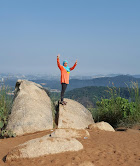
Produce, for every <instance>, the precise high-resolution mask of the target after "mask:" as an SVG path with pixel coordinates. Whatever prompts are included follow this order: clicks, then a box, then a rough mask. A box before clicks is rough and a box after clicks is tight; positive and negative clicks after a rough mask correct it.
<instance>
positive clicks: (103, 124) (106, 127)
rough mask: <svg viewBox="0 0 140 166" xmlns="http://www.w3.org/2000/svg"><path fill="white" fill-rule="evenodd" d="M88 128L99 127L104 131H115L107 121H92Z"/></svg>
mask: <svg viewBox="0 0 140 166" xmlns="http://www.w3.org/2000/svg"><path fill="white" fill-rule="evenodd" d="M88 128H89V129H92V130H93V129H99V130H104V131H113V132H115V130H114V128H113V127H112V126H111V125H110V124H109V123H107V122H104V121H102V122H97V123H94V124H90V125H89V126H88Z"/></svg>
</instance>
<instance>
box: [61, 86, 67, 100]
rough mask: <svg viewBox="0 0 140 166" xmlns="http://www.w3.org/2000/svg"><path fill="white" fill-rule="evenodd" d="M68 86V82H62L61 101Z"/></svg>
mask: <svg viewBox="0 0 140 166" xmlns="http://www.w3.org/2000/svg"><path fill="white" fill-rule="evenodd" d="M66 88H67V84H66V83H61V101H63V98H64V93H65V90H66Z"/></svg>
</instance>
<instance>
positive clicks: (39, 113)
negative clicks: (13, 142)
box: [7, 80, 53, 136]
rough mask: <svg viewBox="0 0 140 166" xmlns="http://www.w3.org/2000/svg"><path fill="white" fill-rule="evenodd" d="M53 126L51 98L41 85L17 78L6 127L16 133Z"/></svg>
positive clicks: (25, 132) (20, 133) (35, 130)
mask: <svg viewBox="0 0 140 166" xmlns="http://www.w3.org/2000/svg"><path fill="white" fill-rule="evenodd" d="M52 128H53V117H52V110H51V100H50V98H49V96H48V95H47V93H46V92H45V90H44V89H43V87H42V86H40V85H39V84H36V83H34V82H31V81H26V80H18V81H17V83H16V88H15V98H14V102H13V107H12V111H11V115H10V117H9V121H8V125H7V129H8V130H12V131H13V132H14V133H16V135H18V136H19V135H23V134H27V133H34V132H37V131H43V130H47V129H52Z"/></svg>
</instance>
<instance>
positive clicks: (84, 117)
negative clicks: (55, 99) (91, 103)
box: [58, 98, 94, 129]
mask: <svg viewBox="0 0 140 166" xmlns="http://www.w3.org/2000/svg"><path fill="white" fill-rule="evenodd" d="M64 100H65V101H66V102H67V104H66V105H61V104H59V118H58V128H73V129H85V128H87V127H88V125H89V124H91V123H94V120H93V118H92V114H91V113H90V111H89V110H87V109H86V108H85V107H84V106H83V105H82V104H80V103H78V102H76V101H74V100H71V99H66V98H65V99H64Z"/></svg>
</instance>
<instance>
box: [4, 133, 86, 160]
mask: <svg viewBox="0 0 140 166" xmlns="http://www.w3.org/2000/svg"><path fill="white" fill-rule="evenodd" d="M81 149H83V145H82V144H81V143H80V142H79V141H78V140H76V139H75V138H52V137H50V136H49V135H46V136H43V137H41V138H36V139H32V140H30V141H27V142H25V143H24V144H21V145H19V146H17V147H15V148H14V149H13V150H12V151H11V152H9V153H8V155H7V157H6V160H7V161H11V160H16V159H19V158H35V157H40V156H44V155H49V154H57V153H61V152H67V151H79V150H81Z"/></svg>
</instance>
